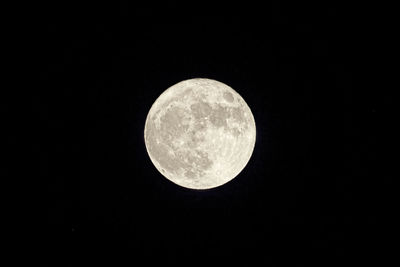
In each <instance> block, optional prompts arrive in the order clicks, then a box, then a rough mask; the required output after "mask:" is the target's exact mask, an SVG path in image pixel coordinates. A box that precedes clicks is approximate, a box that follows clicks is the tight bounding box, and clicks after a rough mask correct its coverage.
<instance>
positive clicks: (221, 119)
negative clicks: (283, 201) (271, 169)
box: [144, 78, 256, 190]
mask: <svg viewBox="0 0 400 267" xmlns="http://www.w3.org/2000/svg"><path fill="white" fill-rule="evenodd" d="M144 140H145V145H146V149H147V152H148V154H149V157H150V159H151V161H152V163H153V164H154V166H155V167H156V169H157V170H158V171H159V172H160V173H161V174H162V175H163V176H164V177H165V178H167V179H168V180H170V181H171V182H173V183H175V184H177V185H179V186H182V187H186V188H190V189H199V190H200V189H210V188H214V187H218V186H221V185H223V184H225V183H227V182H229V181H231V180H232V179H233V178H235V177H236V176H237V175H238V174H239V173H240V172H241V171H242V170H243V169H244V168H245V166H246V165H247V163H248V161H249V160H250V157H251V155H252V153H253V150H254V146H255V141H256V125H255V121H254V117H253V114H252V112H251V110H250V108H249V107H248V105H247V104H246V102H245V101H244V100H243V98H242V97H241V96H240V95H239V94H238V93H237V92H236V91H235V90H233V89H232V88H231V87H229V86H228V85H226V84H224V83H222V82H219V81H216V80H212V79H205V78H195V79H189V80H185V81H181V82H179V83H177V84H175V85H173V86H171V87H169V88H168V89H167V90H165V91H164V92H163V93H162V94H161V95H160V96H159V97H158V98H157V99H156V101H155V102H154V104H153V105H152V107H151V108H150V111H149V113H148V115H147V118H146V123H145V128H144Z"/></svg>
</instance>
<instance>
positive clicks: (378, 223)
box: [32, 2, 394, 266]
mask: <svg viewBox="0 0 400 267" xmlns="http://www.w3.org/2000/svg"><path fill="white" fill-rule="evenodd" d="M357 10H358V9H357V8H354V7H350V6H332V5H328V4H326V5H321V4H320V5H309V6H307V5H304V3H302V4H296V5H284V4H280V3H277V2H271V3H267V4H266V5H265V6H253V7H249V6H234V5H232V4H230V5H229V7H227V6H215V5H207V4H204V3H198V4H194V5H193V6H189V5H187V6H179V5H169V4H164V5H163V6H158V5H156V4H154V7H137V6H136V5H135V4H133V3H131V4H129V3H118V4H113V5H112V6H101V5H99V4H98V5H94V6H83V5H76V6H74V5H55V4H53V5H50V6H49V5H43V6H42V12H41V13H39V15H38V17H37V21H39V24H38V26H37V28H35V30H34V33H35V38H34V39H33V40H32V42H33V45H34V46H35V47H37V50H35V51H34V54H35V57H36V62H37V63H38V64H37V65H38V67H37V68H38V70H39V72H40V75H39V80H40V83H41V85H40V88H38V90H36V91H35V93H34V94H33V97H32V107H33V112H32V116H33V118H34V120H35V125H36V127H35V128H34V131H33V132H34V133H36V134H37V136H36V138H33V140H34V141H33V144H32V148H33V151H34V153H35V154H36V155H37V156H36V157H35V159H34V160H35V163H36V165H35V166H36V167H37V170H38V171H39V173H40V177H41V180H42V181H44V188H45V194H44V197H43V203H42V205H43V207H45V214H44V218H45V222H46V223H45V224H44V233H45V235H44V237H45V238H43V250H42V251H43V260H42V264H43V265H45V264H49V266H63V265H68V266H81V265H82V266H88V264H89V266H91V265H107V266H109V265H110V264H112V265H113V266H114V265H115V266H128V265H129V266H132V265H138V266H140V263H139V262H140V260H143V259H144V260H145V261H146V262H147V264H150V263H152V262H156V261H161V262H164V263H166V262H183V263H186V264H192V263H204V264H212V263H223V264H228V263H240V264H241V265H242V266H247V265H249V266H251V265H255V264H260V263H262V264H271V265H270V266H284V265H288V264H290V266H308V265H309V264H313V263H314V264H318V265H319V266H326V265H331V264H332V265H337V264H341V263H343V262H344V261H346V262H347V263H351V264H357V263H359V262H360V261H361V262H372V261H376V262H380V263H381V262H382V260H383V259H387V256H389V255H391V254H392V253H393V251H394V250H393V249H392V248H391V247H390V246H389V245H388V244H389V243H390V242H391V239H392V238H391V231H390V229H391V228H390V226H391V221H392V216H393V215H392V213H391V208H390V203H392V202H393V198H394V197H393V193H392V191H391V190H390V188H391V186H392V178H391V177H392V172H391V171H392V170H391V169H390V167H389V166H391V164H392V163H393V162H394V161H393V158H391V157H390V155H391V154H390V152H389V151H390V145H391V144H390V143H389V142H388V141H386V140H388V138H389V137H390V135H391V130H390V129H391V127H393V126H390V125H393V123H394V121H393V120H391V118H390V116H388V114H390V113H391V111H392V109H393V108H392V101H393V99H392V98H391V96H390V94H388V93H387V91H385V90H384V89H383V88H376V87H375V85H374V84H373V83H374V80H373V76H371V74H370V72H368V71H367V70H368V68H369V66H370V65H371V64H372V59H371V57H372V56H371V53H370V52H369V51H370V48H371V43H370V39H369V36H368V33H369V32H370V31H371V29H372V28H373V27H372V26H373V23H372V24H371V23H368V20H367V18H366V17H363V16H362V15H361V14H360V13H361V12H357ZM40 14H41V15H40ZM196 77H204V78H212V79H216V80H218V81H221V82H224V83H226V84H228V85H230V86H231V87H232V88H234V89H235V90H236V91H237V92H238V93H239V94H240V95H241V96H242V97H243V98H244V99H245V101H246V102H247V103H248V105H249V106H250V108H251V109H252V112H253V115H254V117H255V121H256V126H257V141H256V146H255V150H254V153H253V156H252V157H251V159H250V161H249V163H248V165H247V166H246V168H245V169H244V170H243V171H242V172H241V173H240V175H239V176H238V177H236V178H235V179H234V180H232V181H231V182H229V183H227V184H226V185H224V186H222V187H219V188H215V189H211V190H206V191H194V190H189V189H184V188H181V187H178V186H176V185H174V184H172V183H170V182H169V181H167V180H166V179H165V178H164V177H163V176H162V175H161V174H160V173H159V172H158V171H157V170H156V169H155V167H154V166H153V165H152V163H151V161H150V159H149V157H148V155H147V152H146V149H145V145H144V140H143V131H144V123H145V119H146V115H147V112H148V111H149V109H150V107H151V105H152V104H153V102H154V101H155V99H156V98H157V97H158V96H159V95H160V94H161V93H162V92H163V91H164V90H165V89H167V88H168V87H169V86H171V85H173V84H175V83H177V82H179V81H182V80H185V79H189V78H196ZM147 264H146V265H147Z"/></svg>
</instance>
